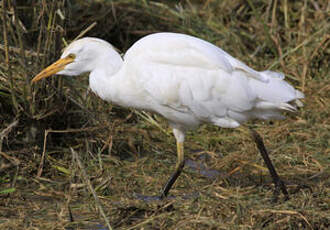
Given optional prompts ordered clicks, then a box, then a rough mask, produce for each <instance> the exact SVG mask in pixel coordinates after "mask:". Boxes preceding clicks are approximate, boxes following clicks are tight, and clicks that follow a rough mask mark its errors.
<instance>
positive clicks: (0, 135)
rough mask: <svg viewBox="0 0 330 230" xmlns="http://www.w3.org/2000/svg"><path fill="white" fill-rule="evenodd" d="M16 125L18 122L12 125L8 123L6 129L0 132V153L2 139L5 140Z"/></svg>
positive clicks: (0, 150)
mask: <svg viewBox="0 0 330 230" xmlns="http://www.w3.org/2000/svg"><path fill="white" fill-rule="evenodd" d="M17 124H18V120H15V121H13V122H12V123H10V124H9V125H8V127H7V128H5V129H4V130H2V131H1V132H0V152H2V142H3V138H5V137H6V136H7V135H8V134H9V133H10V131H11V130H12V129H13V128H14V127H15V126H16V125H17Z"/></svg>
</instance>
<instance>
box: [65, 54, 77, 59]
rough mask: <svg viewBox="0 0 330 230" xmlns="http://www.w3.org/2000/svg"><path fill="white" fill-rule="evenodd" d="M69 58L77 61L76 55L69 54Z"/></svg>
mask: <svg viewBox="0 0 330 230" xmlns="http://www.w3.org/2000/svg"><path fill="white" fill-rule="evenodd" d="M67 57H68V58H71V59H75V58H76V55H75V54H69V55H68V56H67Z"/></svg>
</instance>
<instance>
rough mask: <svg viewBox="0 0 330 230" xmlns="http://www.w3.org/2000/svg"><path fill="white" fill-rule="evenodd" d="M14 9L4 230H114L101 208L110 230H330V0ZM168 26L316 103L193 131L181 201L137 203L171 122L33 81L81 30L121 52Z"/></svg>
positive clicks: (7, 54) (78, 85)
mask: <svg viewBox="0 0 330 230" xmlns="http://www.w3.org/2000/svg"><path fill="white" fill-rule="evenodd" d="M17 2H20V4H17V5H15V4H13V3H12V2H11V1H8V0H3V1H1V4H2V6H1V8H0V9H1V10H0V13H1V25H0V26H1V27H2V33H1V35H0V55H1V62H0V102H1V104H0V197H1V198H0V228H1V229H83V228H85V229H104V228H105V227H104V226H106V223H105V221H104V218H103V217H102V215H101V213H100V209H99V207H100V206H101V207H102V208H103V210H104V215H105V216H106V217H107V219H108V220H109V223H110V225H111V226H112V227H113V228H114V229H328V228H329V221H330V219H329V204H330V199H329V194H330V188H329V187H330V181H329V174H330V170H329V164H330V157H329V156H330V151H329V148H328V146H329V140H330V134H329V111H330V108H329V104H330V101H329V92H330V84H329V83H330V80H329V63H330V58H329V57H330V48H329V44H330V37H329V33H328V31H329V30H330V24H329V10H330V5H329V3H328V2H327V1H325V0H324V1H323V0H319V1H316V0H309V1H307V0H305V1H287V0H283V1H278V0H273V1H267V0H259V1H252V0H248V1H240V0H234V1H232V0H224V1H215V0H214V1H212V0H208V1H197V0H194V1H193V0H190V1H188V0H187V1H181V3H180V4H176V3H175V2H176V1H158V2H153V1H150V2H149V1H137V0H118V1H105V0H104V1H95V2H96V3H92V2H94V1H55V0H54V1H42V0H40V1H33V0H30V1H17ZM95 22H96V23H97V24H96V25H95V24H94V23H95ZM91 25H92V26H91ZM89 26H91V28H89V29H88V30H86V28H88V27H89ZM158 31H174V32H182V33H187V34H192V35H195V36H198V37H200V38H203V39H206V40H208V41H210V42H212V43H214V44H216V45H218V46H220V47H222V48H223V49H225V50H227V51H228V52H229V53H231V54H232V55H233V56H235V57H237V58H239V59H240V60H242V61H244V62H246V63H247V64H249V65H250V66H252V67H254V68H256V69H266V68H271V69H272V70H278V71H282V72H284V73H285V74H286V76H287V79H288V81H290V82H291V83H292V84H294V85H295V86H296V87H297V88H299V89H301V90H302V91H304V93H305V95H306V99H305V100H304V102H305V107H304V108H303V109H302V110H301V111H299V113H297V114H294V115H289V117H288V119H287V120H285V121H279V122H278V121H276V122H261V121H258V122H251V123H249V124H247V125H246V126H245V127H242V128H239V129H235V130H228V129H222V130H220V129H218V128H216V127H211V126H203V127H201V128H200V129H198V130H196V131H194V132H191V133H189V136H188V138H187V142H186V153H187V154H186V156H187V159H188V160H189V162H190V163H189V164H187V166H186V167H185V170H184V173H183V175H181V177H180V178H179V179H178V181H177V183H176V184H175V186H174V188H173V190H172V191H171V195H173V196H175V198H170V199H167V200H165V201H162V202H159V201H153V202H146V201H144V200H141V199H138V198H136V197H137V195H136V194H144V195H156V194H158V193H159V191H160V189H161V187H162V185H163V184H164V183H165V181H166V179H167V175H170V172H171V170H173V168H174V165H175V161H176V153H175V150H176V148H175V143H174V138H173V137H172V136H171V135H170V134H169V133H170V132H169V131H170V130H169V129H168V128H167V124H166V122H165V121H164V120H163V119H162V118H161V117H159V116H156V115H152V116H151V117H149V118H146V117H145V116H143V114H141V113H140V114H137V113H136V112H135V111H133V110H128V109H122V108H119V107H117V106H113V105H110V104H109V103H106V102H103V101H101V99H99V98H98V97H97V96H95V95H94V94H92V93H90V92H89V91H88V88H87V77H79V78H69V77H67V78H61V77H60V78H52V79H49V80H47V81H43V83H41V84H37V85H33V86H31V84H30V80H31V78H32V77H33V75H34V74H36V73H37V72H38V71H40V70H41V69H42V67H44V66H45V65H46V64H49V63H50V62H51V61H53V60H55V59H56V58H57V57H58V56H59V54H60V50H61V49H62V48H63V47H64V44H65V42H68V41H70V40H73V39H74V38H75V37H76V36H78V35H79V34H80V33H82V32H83V33H86V35H88V36H97V37H101V38H103V39H106V40H108V41H111V43H112V44H113V45H115V46H116V47H118V48H119V49H121V50H122V51H125V50H126V49H128V48H129V47H130V45H131V44H133V43H134V41H136V40H137V39H138V38H140V37H142V36H144V35H146V34H149V33H152V32H158ZM150 118H152V119H153V121H152V122H151V121H150ZM247 126H253V127H255V128H256V130H258V132H259V133H261V134H262V135H263V137H264V140H265V144H266V146H267V147H268V149H269V150H270V152H271V158H272V159H273V163H274V164H275V166H276V168H277V170H278V173H279V174H280V176H281V177H282V178H283V179H284V180H285V182H286V183H287V186H288V189H289V192H290V194H291V199H290V200H289V201H286V202H284V201H283V200H281V201H279V202H277V203H272V202H271V198H272V192H273V189H274V187H273V185H272V183H271V178H270V176H269V175H268V171H267V169H266V168H265V166H264V164H263V162H262V159H261V157H260V156H259V154H258V152H257V150H256V148H255V146H254V143H253V141H252V140H251V137H250V136H249V133H248V131H247V129H246V127H247ZM73 153H78V154H76V155H77V156H78V159H80V160H79V161H77V156H75V155H74V154H73ZM77 162H81V165H80V166H79V164H78V163H77ZM196 165H197V166H196ZM212 170H213V171H212ZM83 172H86V174H87V177H86V176H85V175H84V173H83ZM89 182H90V185H91V186H88V184H89ZM92 190H94V191H95V193H96V194H97V197H98V199H99V201H98V202H96V201H95V199H94V198H93V196H92V193H93V192H92Z"/></svg>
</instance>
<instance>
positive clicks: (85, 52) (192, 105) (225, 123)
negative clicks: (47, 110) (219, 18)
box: [32, 33, 304, 198]
mask: <svg viewBox="0 0 330 230" xmlns="http://www.w3.org/2000/svg"><path fill="white" fill-rule="evenodd" d="M85 72H90V75H89V84H90V88H91V89H92V91H94V92H95V93H96V94H97V95H99V96H100V97H101V98H102V99H103V100H106V101H110V102H113V103H115V104H117V105H120V106H123V107H132V108H136V109H142V110H148V111H152V112H156V113H158V114H161V115H162V116H163V117H165V118H166V119H167V120H168V122H169V124H170V126H171V127H172V129H173V133H174V136H175V138H176V142H177V155H178V159H177V164H176V169H175V172H174V173H173V175H172V176H171V177H170V179H169V180H168V182H167V184H166V185H165V186H164V188H163V190H162V194H161V198H163V197H165V196H166V195H167V194H168V192H169V190H170V189H171V187H172V185H173V183H174V182H175V180H176V179H177V177H178V176H179V175H180V173H181V171H182V169H183V166H184V150H183V142H184V139H185V132H186V130H188V129H192V128H196V127H198V126H199V125H200V124H202V123H210V124H213V125H216V126H219V127H223V128H236V127H238V126H240V125H241V124H242V123H243V122H245V121H247V120H249V119H254V118H260V119H282V118H284V117H283V116H282V115H281V111H283V110H287V111H295V110H296V107H297V106H301V105H302V103H301V102H300V101H299V99H301V98H303V97H304V95H303V93H301V92H300V91H298V90H295V89H294V88H293V87H292V86H291V85H290V84H288V83H287V82H286V81H284V75H283V74H282V73H277V72H273V71H269V70H266V71H261V72H258V71H255V70H253V69H251V68H250V67H248V66H247V65H245V64H244V63H242V62H241V61H239V60H237V59H235V58H233V57H232V56H230V55H229V54H228V53H226V52H225V51H223V50H222V49H220V48H218V47H217V46H214V45H213V44H211V43H209V42H207V41H204V40H201V39H198V38H196V37H192V36H189V35H185V34H178V33H155V34H151V35H148V36H145V37H143V38H142V39H140V40H138V41H137V42H136V43H135V44H134V45H133V46H132V47H131V48H130V49H129V50H128V51H127V52H126V54H125V55H124V57H123V58H122V57H121V56H120V55H119V54H118V52H116V50H115V49H114V47H113V46H112V45H111V44H109V43H108V42H106V41H104V40H101V39H98V38H91V37H86V38H82V39H79V40H77V41H74V42H72V43H71V44H70V45H69V46H68V47H67V48H66V49H65V50H64V52H63V54H62V56H61V58H60V59H59V60H58V61H56V62H55V63H54V64H52V65H50V66H49V67H47V68H45V69H44V70H43V71H41V72H40V73H39V74H38V75H36V76H35V77H34V78H33V79H32V82H36V81H38V80H40V79H42V78H45V77H48V76H50V75H53V74H59V75H69V76H76V75H80V74H82V73H85Z"/></svg>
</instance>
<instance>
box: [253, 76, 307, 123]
mask: <svg viewBox="0 0 330 230" xmlns="http://www.w3.org/2000/svg"><path fill="white" fill-rule="evenodd" d="M261 74H262V75H264V76H265V77H266V76H267V77H268V79H269V81H268V82H267V83H264V82H261V81H257V80H255V79H250V81H249V84H250V86H251V88H252V90H253V91H254V92H255V93H256V94H257V98H258V102H257V103H256V105H255V111H253V113H252V114H253V116H254V117H257V118H261V119H269V118H270V117H271V118H278V119H281V118H283V116H282V115H280V111H281V110H285V111H290V112H294V111H296V110H297V108H298V107H302V106H303V103H302V102H301V101H300V100H299V99H302V98H304V94H303V93H302V92H300V91H299V90H296V89H294V88H293V87H292V86H291V85H290V84H289V83H288V82H286V81H285V80H284V74H283V73H277V72H273V71H269V70H267V71H263V72H261ZM265 114H266V115H265Z"/></svg>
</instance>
